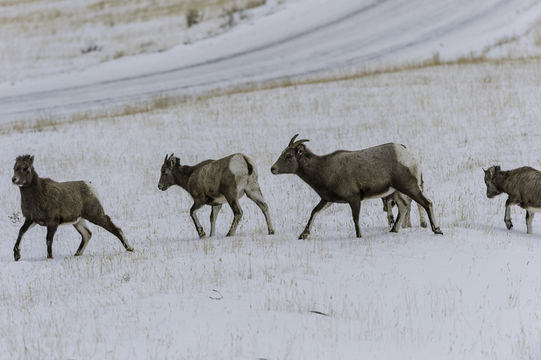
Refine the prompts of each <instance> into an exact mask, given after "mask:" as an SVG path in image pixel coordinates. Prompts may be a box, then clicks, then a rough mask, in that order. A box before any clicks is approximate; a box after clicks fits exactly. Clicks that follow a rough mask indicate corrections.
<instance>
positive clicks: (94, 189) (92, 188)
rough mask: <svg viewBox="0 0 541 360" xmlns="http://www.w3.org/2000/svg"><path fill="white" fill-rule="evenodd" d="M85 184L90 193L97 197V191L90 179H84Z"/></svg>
mask: <svg viewBox="0 0 541 360" xmlns="http://www.w3.org/2000/svg"><path fill="white" fill-rule="evenodd" d="M85 184H86V186H88V188H89V189H90V192H91V193H92V195H94V196H95V197H97V198H98V199H99V197H98V192H97V191H96V188H95V187H94V185H92V183H91V182H90V181H85Z"/></svg>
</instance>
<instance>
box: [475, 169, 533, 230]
mask: <svg viewBox="0 0 541 360" xmlns="http://www.w3.org/2000/svg"><path fill="white" fill-rule="evenodd" d="M483 171H484V172H485V184H486V186H487V197H488V198H490V199H491V198H493V197H495V196H497V195H500V194H501V193H506V194H508V195H509V197H508V198H507V201H506V202H505V216H504V222H505V226H507V228H508V229H511V228H512V227H513V223H512V222H511V205H518V206H520V207H521V208H523V209H525V210H526V228H527V233H528V234H531V233H532V221H533V217H534V215H535V213H536V212H539V211H541V172H540V171H538V170H536V169H533V168H531V167H528V166H524V167H520V168H518V169H514V170H509V171H501V168H500V167H499V166H492V167H490V168H488V169H487V170H484V169H483Z"/></svg>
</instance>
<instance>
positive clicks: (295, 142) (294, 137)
mask: <svg viewBox="0 0 541 360" xmlns="http://www.w3.org/2000/svg"><path fill="white" fill-rule="evenodd" d="M297 136H299V134H295V136H293V137H292V138H291V140H289V145H287V147H293V148H294V147H296V146H297V145H300V144H302V143H303V142H307V141H310V140H308V139H302V140H297V141H295V139H296V138H297Z"/></svg>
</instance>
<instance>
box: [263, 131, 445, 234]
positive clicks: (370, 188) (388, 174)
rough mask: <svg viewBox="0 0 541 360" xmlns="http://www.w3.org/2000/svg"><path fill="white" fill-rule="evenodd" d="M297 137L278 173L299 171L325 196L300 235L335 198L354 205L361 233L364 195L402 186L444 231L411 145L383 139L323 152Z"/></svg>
mask: <svg viewBox="0 0 541 360" xmlns="http://www.w3.org/2000/svg"><path fill="white" fill-rule="evenodd" d="M297 136H298V134H297V135H295V136H293V138H292V139H291V140H290V141H289V145H288V146H287V147H286V148H285V150H284V151H283V152H282V154H281V155H280V157H279V158H278V160H277V161H276V162H275V163H274V165H273V166H272V167H271V172H272V173H273V174H297V175H298V176H299V177H300V178H301V179H302V180H304V181H305V182H306V183H307V184H308V185H310V186H311V187H312V188H313V189H314V190H315V191H316V192H317V193H318V195H319V196H321V201H320V202H319V203H318V204H317V205H316V206H315V208H314V209H313V210H312V213H311V215H310V219H309V220H308V223H307V224H306V227H305V229H304V231H303V232H302V233H301V235H300V236H299V239H306V238H307V237H308V235H309V234H310V226H311V225H312V221H313V220H314V217H315V216H316V214H317V213H318V212H319V211H321V210H322V209H324V208H326V207H327V206H329V205H330V203H333V202H335V203H348V204H349V206H350V207H351V212H352V215H353V222H354V224H355V233H356V235H357V237H361V231H360V229H359V211H360V208H361V200H364V199H371V198H376V197H385V196H387V195H389V194H391V193H393V192H395V191H399V192H401V193H403V194H405V195H407V196H409V197H410V198H412V199H413V200H415V201H416V202H417V203H419V204H420V205H421V206H422V207H423V208H424V209H425V210H426V211H427V213H428V218H429V220H430V225H431V226H432V231H433V232H434V233H436V234H442V232H441V230H440V228H439V227H438V226H437V225H436V223H435V218H434V212H433V206H432V202H431V201H430V200H429V199H427V198H426V196H425V195H424V194H423V189H422V180H421V171H420V170H419V167H418V165H417V162H416V161H415V159H414V158H413V156H412V155H411V154H410V153H409V152H408V151H407V150H406V147H405V146H403V145H398V144H392V143H390V144H384V145H379V146H375V147H371V148H368V149H364V150H359V151H346V150H338V151H335V152H333V153H331V154H327V155H323V156H318V155H316V154H314V153H312V152H311V151H310V150H309V149H308V148H307V147H306V146H305V145H304V144H303V143H304V142H307V141H308V140H306V139H303V140H297V141H295V139H296V138H297ZM398 205H399V206H400V207H402V208H401V209H400V210H399V212H398V214H399V215H398V219H397V221H396V223H395V224H394V226H393V228H392V229H391V231H393V232H398V230H399V229H400V226H401V225H402V220H403V218H404V214H405V213H406V209H405V208H404V204H403V203H402V202H399V203H398Z"/></svg>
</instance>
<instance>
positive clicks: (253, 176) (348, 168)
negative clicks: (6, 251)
mask: <svg viewBox="0 0 541 360" xmlns="http://www.w3.org/2000/svg"><path fill="white" fill-rule="evenodd" d="M297 136H298V135H295V136H293V137H292V138H291V140H290V141H289V144H288V146H287V147H286V148H285V149H284V150H283V152H282V153H281V154H280V156H279V158H278V159H277V161H276V162H275V163H274V164H273V165H272V167H271V172H272V173H273V174H275V175H277V174H296V175H298V176H299V177H300V178H301V179H302V180H303V181H304V182H306V183H307V184H308V185H309V186H310V187H311V188H312V189H314V191H315V192H316V193H317V194H318V195H319V196H320V197H321V200H320V202H319V203H318V204H317V205H316V206H315V207H314V209H313V210H312V212H311V214H310V218H309V220H308V222H307V224H306V226H305V228H304V230H303V231H302V233H301V234H300V235H299V239H306V238H307V237H308V235H309V234H310V227H311V225H312V222H313V221H314V218H315V217H316V215H317V214H318V212H319V211H321V210H323V209H325V208H326V207H328V206H329V205H331V204H332V203H347V204H349V206H350V208H351V214H352V218H353V223H354V226H355V233H356V236H357V237H361V231H360V227H359V212H360V207H361V201H362V200H365V199H372V198H383V202H384V208H385V210H386V211H387V213H388V221H389V225H390V226H391V231H392V232H398V231H399V229H400V227H401V226H403V225H408V224H409V211H410V203H411V201H412V200H413V201H415V202H416V203H417V204H418V206H419V210H420V215H421V216H420V218H421V226H423V227H426V221H425V220H424V214H423V212H422V211H421V208H422V209H424V210H425V211H426V214H427V215H428V220H429V222H430V226H431V229H432V231H433V232H434V234H440V235H441V234H443V233H442V231H441V230H440V228H439V226H438V225H437V222H436V219H435V216H434V209H433V204H432V201H431V200H429V199H428V198H427V197H426V196H425V194H424V182H423V177H422V173H421V170H420V166H419V164H418V163H417V161H416V160H415V158H414V157H413V156H412V155H411V153H410V152H409V151H408V150H407V149H406V147H405V146H404V145H400V144H394V143H389V144H383V145H379V146H375V147H371V148H367V149H363V150H358V151H346V150H338V151H335V152H332V153H330V154H327V155H322V156H319V155H316V154H314V153H313V152H311V151H310V150H309V149H308V148H307V147H306V145H305V143H306V142H307V141H308V140H307V139H302V140H296V138H297ZM13 170H14V174H13V177H12V182H13V184H14V185H17V186H18V187H19V190H20V193H21V211H22V214H23V216H24V218H25V221H24V223H23V225H22V226H21V228H20V230H19V234H18V237H17V240H16V242H15V246H14V248H13V254H14V258H15V261H18V260H19V259H20V249H19V245H20V242H21V239H22V237H23V235H24V234H25V233H26V231H28V230H29V229H30V228H31V227H32V226H34V225H36V224H38V225H41V226H45V227H47V235H46V242H47V257H48V258H52V244H53V238H54V234H55V232H56V230H57V228H58V226H60V225H65V224H71V225H73V226H74V227H75V229H76V230H77V231H78V232H79V234H80V235H81V244H80V245H79V248H78V249H77V251H76V253H75V256H79V255H82V254H83V252H84V250H85V248H86V245H87V244H88V241H89V240H90V238H91V236H92V233H91V231H90V230H89V229H88V227H87V225H86V221H89V222H91V223H93V224H95V225H98V226H101V227H102V228H104V229H106V230H107V231H109V232H110V233H112V234H113V235H115V236H116V237H117V238H118V239H119V240H120V242H121V243H122V245H123V246H124V248H125V249H126V250H127V251H133V248H132V247H131V246H130V245H129V244H128V242H127V240H126V238H125V236H124V234H123V232H122V230H121V229H120V228H119V227H118V226H116V225H115V224H114V223H113V222H112V220H111V218H110V217H109V216H108V215H106V213H105V212H104V209H103V207H102V205H101V203H100V201H99V200H98V198H97V197H96V195H95V192H94V191H93V189H92V186H91V185H90V184H89V183H88V182H85V181H70V182H56V181H54V180H51V179H48V178H41V177H39V175H38V174H37V172H36V170H35V169H34V157H33V156H30V155H23V156H19V157H17V159H16V161H15V166H14V168H13ZM484 172H485V178H484V180H485V184H486V186H487V196H488V197H489V198H492V197H494V196H496V195H499V194H501V193H507V194H508V195H509V198H508V199H507V202H506V204H505V207H506V208H505V218H504V221H505V224H506V226H507V228H508V229H511V227H512V226H513V224H512V222H511V215H510V206H512V205H518V206H520V207H522V208H524V209H526V225H527V232H528V233H529V234H530V233H531V232H532V220H533V217H534V214H535V212H537V211H541V172H539V171H537V170H535V169H533V168H530V167H521V168H518V169H515V170H511V171H502V170H501V169H500V167H499V166H492V167H490V168H489V169H487V170H484ZM172 185H178V186H180V187H182V188H183V189H184V190H186V191H187V192H188V193H189V194H190V195H191V197H192V198H193V205H192V207H191V208H190V217H191V218H192V220H193V223H194V226H195V229H196V231H197V233H198V234H199V236H200V237H204V236H205V231H204V230H203V227H202V226H201V223H200V222H199V219H198V217H197V210H198V209H200V208H201V207H203V206H204V205H209V206H211V207H212V211H211V215H210V236H213V235H214V233H215V223H216V218H217V216H218V214H219V212H220V210H221V208H222V205H223V204H224V203H226V202H227V203H228V204H229V206H230V207H231V209H232V211H233V215H234V216H233V222H232V224H231V226H230V228H229V231H228V233H227V236H233V235H235V231H236V229H237V226H238V224H239V222H240V220H241V218H242V208H241V207H240V205H239V199H240V198H241V197H242V196H244V195H245V194H246V196H247V197H248V198H249V199H250V200H252V201H253V202H255V203H256V205H257V206H258V207H259V208H260V209H261V212H262V213H263V215H264V217H265V220H266V223H267V230H268V233H269V234H274V228H273V226H272V222H271V219H270V216H269V212H268V205H267V203H266V202H265V200H264V198H263V194H262V192H261V189H260V187H259V183H258V175H257V171H256V168H255V165H254V164H253V162H252V161H251V160H250V159H249V158H248V157H247V156H246V155H244V154H233V155H229V156H227V157H224V158H221V159H219V160H205V161H203V162H201V163H199V164H196V165H194V166H189V165H183V164H182V163H181V160H180V159H179V158H178V157H175V156H174V154H171V155H166V156H165V159H164V161H163V164H162V167H161V175H160V180H159V182H158V188H159V189H160V190H162V191H165V190H167V189H168V188H169V187H170V186H172ZM393 204H396V205H397V207H398V215H397V218H396V220H395V219H394V218H393V216H392V211H391V207H392V205H393Z"/></svg>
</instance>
